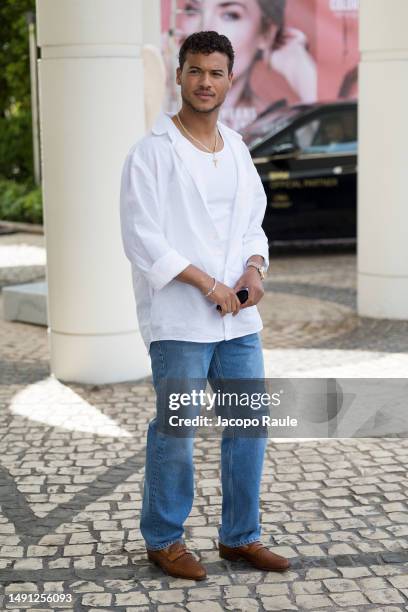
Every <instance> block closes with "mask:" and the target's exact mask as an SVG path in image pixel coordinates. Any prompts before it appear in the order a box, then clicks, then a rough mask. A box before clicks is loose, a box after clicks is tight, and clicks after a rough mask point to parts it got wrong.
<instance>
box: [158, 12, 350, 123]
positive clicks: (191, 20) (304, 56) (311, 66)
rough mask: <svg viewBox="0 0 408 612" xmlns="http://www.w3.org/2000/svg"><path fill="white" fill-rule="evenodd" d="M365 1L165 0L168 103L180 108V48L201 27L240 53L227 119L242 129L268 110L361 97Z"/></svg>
mask: <svg viewBox="0 0 408 612" xmlns="http://www.w3.org/2000/svg"><path fill="white" fill-rule="evenodd" d="M358 8H359V7H358V0H245V1H237V2H230V1H228V2H226V1H225V0H161V9H162V12H161V19H162V52H163V57H164V60H165V64H166V72H167V86H166V101H165V109H164V110H167V111H171V112H176V111H177V110H178V108H179V107H180V100H179V98H178V96H179V91H178V90H179V88H178V87H177V85H176V84H175V73H176V68H177V66H178V58H177V55H178V50H179V48H180V45H181V44H182V43H183V41H184V40H185V38H186V37H187V36H188V35H189V34H191V33H193V32H196V31H199V30H216V31H217V32H219V33H220V34H225V35H226V36H228V38H229V39H230V41H231V43H232V46H233V48H234V51H235V63H234V69H233V73H234V80H233V86H232V88H231V90H230V92H229V93H228V96H227V99H226V101H225V103H224V105H223V107H222V108H221V111H220V120H221V121H223V122H224V123H226V124H227V125H229V126H230V127H232V128H233V129H236V130H238V131H240V130H241V129H243V128H244V127H245V126H246V125H248V124H249V123H252V121H254V120H255V119H256V118H257V117H258V116H259V115H260V114H261V113H263V112H265V111H270V112H274V111H275V110H276V111H277V112H278V111H279V109H281V108H286V107H288V106H292V105H294V104H300V103H312V102H317V101H330V100H337V99H341V98H343V99H355V98H357V92H358V79H357V65H358V58H359V52H358Z"/></svg>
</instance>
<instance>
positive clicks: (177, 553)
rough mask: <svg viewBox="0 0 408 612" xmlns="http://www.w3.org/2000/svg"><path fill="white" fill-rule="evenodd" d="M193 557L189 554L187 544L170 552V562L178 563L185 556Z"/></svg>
mask: <svg viewBox="0 0 408 612" xmlns="http://www.w3.org/2000/svg"><path fill="white" fill-rule="evenodd" d="M186 554H187V555H191V552H189V551H188V550H187V546H186V545H185V544H180V547H178V548H176V550H173V551H171V552H170V554H169V560H170V561H176V560H177V559H180V557H182V556H183V555H186Z"/></svg>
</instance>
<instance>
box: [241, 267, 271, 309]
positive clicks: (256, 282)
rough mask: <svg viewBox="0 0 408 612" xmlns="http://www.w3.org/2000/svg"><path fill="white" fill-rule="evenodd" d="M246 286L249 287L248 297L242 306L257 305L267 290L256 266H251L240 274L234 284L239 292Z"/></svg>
mask: <svg viewBox="0 0 408 612" xmlns="http://www.w3.org/2000/svg"><path fill="white" fill-rule="evenodd" d="M244 287H248V299H247V301H246V302H244V303H243V304H241V305H240V306H241V309H242V308H248V307H249V306H255V304H258V302H259V301H260V300H261V298H262V297H263V295H264V293H265V291H264V288H263V284H262V280H261V277H260V276H259V272H258V270H257V269H256V268H254V267H252V266H250V267H249V268H247V269H246V270H245V272H244V273H243V274H242V276H240V278H239V279H238V280H237V282H236V283H235V285H234V291H235V292H237V291H239V290H240V289H243V288H244Z"/></svg>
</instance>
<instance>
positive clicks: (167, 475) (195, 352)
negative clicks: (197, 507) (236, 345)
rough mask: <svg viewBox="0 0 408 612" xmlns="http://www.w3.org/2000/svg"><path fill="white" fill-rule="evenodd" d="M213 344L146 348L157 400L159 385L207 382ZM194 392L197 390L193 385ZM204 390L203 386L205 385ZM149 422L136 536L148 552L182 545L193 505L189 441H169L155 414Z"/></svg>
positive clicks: (164, 344)
mask: <svg viewBox="0 0 408 612" xmlns="http://www.w3.org/2000/svg"><path fill="white" fill-rule="evenodd" d="M214 346H215V343H198V342H183V341H177V340H160V341H155V342H152V343H151V345H150V357H151V362H152V373H153V384H154V387H155V390H156V394H157V395H158V398H159V387H160V381H163V379H164V378H171V379H180V380H182V384H183V391H186V390H187V389H186V386H187V387H188V386H189V384H190V383H189V379H190V378H191V379H203V380H205V381H206V379H207V374H208V367H209V363H210V361H211V356H212V352H213V349H214ZM191 384H192V383H191ZM194 388H197V387H196V386H195V385H194ZM204 388H205V385H204ZM160 404H161V402H160V401H159V400H158V401H157V411H158V412H157V415H156V417H155V418H154V419H152V420H151V421H150V423H149V427H148V432H147V446H146V468H145V479H144V488H143V502H142V511H141V518H140V531H141V533H142V536H143V538H144V540H145V542H146V546H147V548H148V549H150V550H159V549H162V548H166V547H167V546H169V545H170V544H172V543H174V542H177V541H181V542H182V541H183V535H184V528H183V524H184V522H185V520H186V519H187V517H188V515H189V514H190V512H191V508H192V505H193V501H194V464H193V450H194V437H192V436H190V437H180V436H174V435H170V434H167V433H163V431H161V430H160V428H159V418H158V417H160V414H159V411H161V410H162V409H163V406H161V405H160Z"/></svg>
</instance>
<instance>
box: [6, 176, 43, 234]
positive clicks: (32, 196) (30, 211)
mask: <svg viewBox="0 0 408 612" xmlns="http://www.w3.org/2000/svg"><path fill="white" fill-rule="evenodd" d="M0 219H3V220H4V221H19V222H21V223H40V224H41V223H42V222H43V214H42V197H41V189H40V188H39V187H36V186H35V185H34V184H33V183H32V182H31V183H27V184H24V183H17V182H16V181H11V180H7V179H0Z"/></svg>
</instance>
